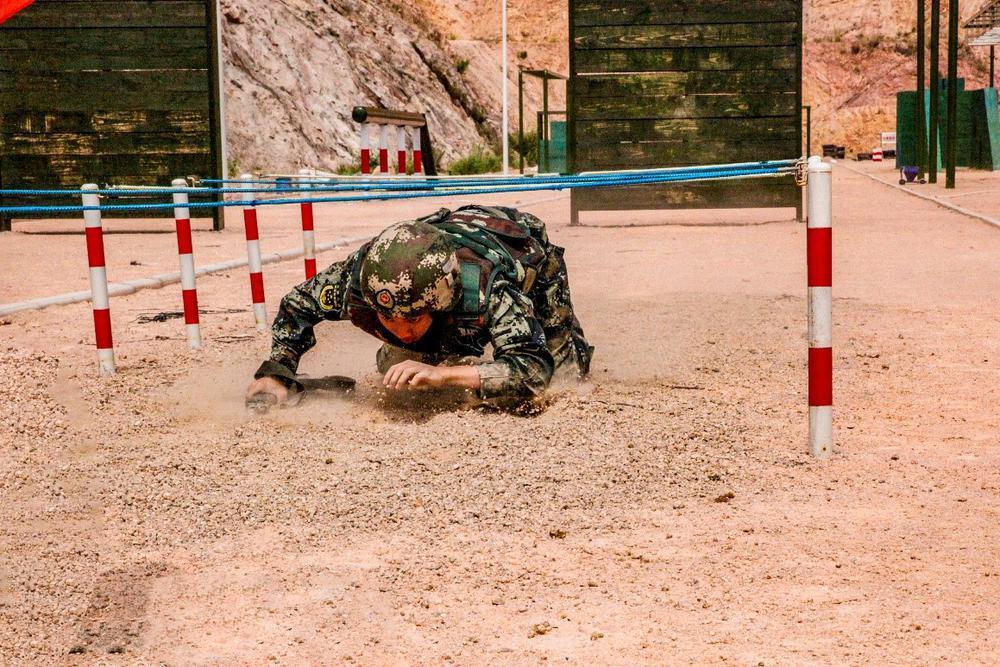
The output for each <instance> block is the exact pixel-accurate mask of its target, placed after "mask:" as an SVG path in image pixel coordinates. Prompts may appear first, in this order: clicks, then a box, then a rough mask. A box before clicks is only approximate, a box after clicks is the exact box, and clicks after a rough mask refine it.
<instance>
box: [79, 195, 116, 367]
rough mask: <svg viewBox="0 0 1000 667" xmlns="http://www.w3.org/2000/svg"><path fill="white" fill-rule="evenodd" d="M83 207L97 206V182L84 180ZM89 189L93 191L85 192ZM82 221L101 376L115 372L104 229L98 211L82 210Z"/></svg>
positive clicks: (98, 200) (98, 201)
mask: <svg viewBox="0 0 1000 667" xmlns="http://www.w3.org/2000/svg"><path fill="white" fill-rule="evenodd" d="M82 189H83V190H84V193H83V195H82V197H81V199H82V200H83V205H84V206H100V205H101V199H100V197H99V196H98V194H97V189H98V187H97V185H96V184H94V183H87V184H86V185H84V186H83V188H82ZM91 190H93V192H89V191H91ZM83 223H84V226H85V231H86V234H87V262H88V264H89V265H90V302H91V306H92V307H93V310H94V337H95V340H96V342H97V367H98V370H99V371H100V373H101V375H114V373H115V346H114V340H113V339H112V336H111V302H110V299H109V298H108V269H107V266H106V264H105V260H104V230H103V229H101V212H100V211H96V210H95V211H84V212H83Z"/></svg>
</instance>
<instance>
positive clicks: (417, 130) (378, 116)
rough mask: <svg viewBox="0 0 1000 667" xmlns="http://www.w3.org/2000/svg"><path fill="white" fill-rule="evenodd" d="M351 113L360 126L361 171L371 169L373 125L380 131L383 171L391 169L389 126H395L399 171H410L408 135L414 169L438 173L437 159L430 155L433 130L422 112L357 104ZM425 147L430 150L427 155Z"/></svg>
mask: <svg viewBox="0 0 1000 667" xmlns="http://www.w3.org/2000/svg"><path fill="white" fill-rule="evenodd" d="M351 117H352V118H353V119H354V121H355V122H356V123H358V126H359V130H358V131H359V134H360V138H361V142H360V146H361V173H362V174H365V175H368V174H371V173H372V160H371V126H373V125H374V126H375V127H376V128H377V131H378V168H379V172H380V173H381V174H388V173H390V172H389V128H391V127H395V128H396V132H395V141H396V173H397V174H399V175H402V174H406V173H407V162H408V160H407V148H406V141H407V138H409V140H410V146H411V148H410V151H411V152H412V153H413V162H412V164H413V173H414V174H415V175H418V174H421V173H423V172H424V170H425V166H426V172H427V174H428V175H432V176H433V175H435V174H436V173H437V171H436V169H435V166H434V160H433V158H432V157H431V155H430V134H429V132H428V129H427V119H426V117H425V116H424V114H422V113H412V112H409V111H396V110H393V109H382V108H378V107H354V109H353V110H352V112H351ZM424 151H427V154H426V156H425V153H424Z"/></svg>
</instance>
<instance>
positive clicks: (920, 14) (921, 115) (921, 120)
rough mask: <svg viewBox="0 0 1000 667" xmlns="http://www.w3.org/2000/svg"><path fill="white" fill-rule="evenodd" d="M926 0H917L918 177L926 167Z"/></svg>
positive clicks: (921, 175) (922, 174) (922, 175)
mask: <svg viewBox="0 0 1000 667" xmlns="http://www.w3.org/2000/svg"><path fill="white" fill-rule="evenodd" d="M925 2H926V0H917V108H916V112H917V117H916V119H915V120H916V124H917V132H916V134H917V169H919V170H920V171H919V176H920V178H923V177H924V173H925V171H926V169H927V122H926V115H925V113H926V112H925V111H924V109H926V107H925V106H924V105H925V104H926V102H925V99H926V95H925V93H924V90H925V88H924V81H925V76H924V41H925V39H924V27H925V25H926V23H927V19H926V17H925V16H924V11H925Z"/></svg>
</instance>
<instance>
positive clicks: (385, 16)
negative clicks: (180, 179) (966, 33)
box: [222, 0, 988, 170]
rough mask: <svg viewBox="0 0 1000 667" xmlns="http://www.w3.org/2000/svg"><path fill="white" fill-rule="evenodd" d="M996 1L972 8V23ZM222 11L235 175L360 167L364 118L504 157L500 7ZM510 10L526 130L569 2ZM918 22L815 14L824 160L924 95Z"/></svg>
mask: <svg viewBox="0 0 1000 667" xmlns="http://www.w3.org/2000/svg"><path fill="white" fill-rule="evenodd" d="M986 1H987V0H969V1H967V2H965V3H963V5H964V7H963V11H962V13H963V19H964V18H967V17H968V16H970V15H971V14H973V13H975V12H977V11H979V9H980V8H981V7H982V6H983V5H984V4H985V2H986ZM928 4H929V3H928ZM222 7H223V41H224V52H225V59H226V104H227V109H226V116H227V123H228V128H229V147H230V162H231V167H232V168H236V167H238V168H240V169H266V170H291V169H297V168H298V167H300V166H319V167H326V168H332V167H334V166H337V165H341V164H349V163H351V162H353V161H355V160H356V159H357V153H358V137H357V128H356V125H355V124H354V123H353V122H352V121H351V119H350V110H351V107H353V106H354V105H356V104H369V105H381V106H386V107H394V108H403V109H413V110H424V111H426V112H427V113H428V114H429V117H430V124H431V132H432V135H433V136H434V140H435V149H436V151H438V152H439V153H440V157H441V158H442V159H443V160H444V161H445V162H447V161H449V160H451V159H454V158H456V157H458V156H460V155H463V154H465V153H467V152H469V151H470V150H471V149H472V148H473V147H474V146H475V145H476V144H487V145H494V146H495V145H498V143H499V137H500V134H499V121H500V106H501V105H500V86H499V85H498V79H499V76H500V60H499V56H500V12H499V3H498V2H497V1H496V0H410V1H406V0H267V1H265V0H222ZM508 7H509V10H508V11H509V22H508V25H509V31H510V33H509V39H510V47H509V58H510V73H511V85H510V95H511V97H510V100H511V128H512V130H513V129H514V128H516V122H517V111H516V109H517V106H516V105H517V90H516V76H517V75H516V71H517V69H516V68H517V66H518V65H525V66H528V67H533V68H536V67H547V68H550V69H553V70H555V71H559V72H565V71H566V69H567V57H568V56H567V44H566V35H567V9H566V1H565V0H557V1H551V0H508ZM914 12H915V9H914V3H913V1H912V0H808V1H807V7H806V56H805V79H806V82H805V101H806V103H807V104H812V105H813V109H814V115H813V118H814V131H813V136H814V145H815V146H818V144H819V143H821V142H837V143H844V144H846V145H848V146H849V147H850V148H851V149H856V150H861V149H867V148H868V147H870V146H871V145H873V144H874V143H875V141H876V140H877V137H878V132H879V131H882V130H891V129H893V127H894V124H895V100H894V93H895V91H897V90H901V89H906V88H912V87H913V86H914V76H915V74H914V73H915V63H914V47H915V28H914ZM943 23H944V22H943ZM943 27H944V26H943ZM944 44H945V40H944V38H942V46H944ZM986 52H987V51H986V50H985V49H963V52H962V74H963V75H964V76H966V77H967V78H968V79H969V86H970V87H977V86H982V85H985V80H986V76H987V75H986V72H987V71H988V70H987V62H986V57H985V56H986ZM942 67H944V63H943V62H942ZM551 94H552V98H551V102H550V104H551V107H552V108H553V109H561V108H564V104H565V94H564V89H563V86H562V85H561V84H559V83H555V84H552V87H551ZM539 108H541V90H540V85H539V84H538V82H536V81H531V83H530V84H529V85H528V88H527V98H526V109H527V110H528V113H526V123H527V124H528V125H529V127H530V126H533V125H534V122H533V118H534V110H536V109H539Z"/></svg>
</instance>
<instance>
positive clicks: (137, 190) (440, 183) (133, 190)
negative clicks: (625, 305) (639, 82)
mask: <svg viewBox="0 0 1000 667" xmlns="http://www.w3.org/2000/svg"><path fill="white" fill-rule="evenodd" d="M795 162H796V161H795V160H775V161H770V162H745V163H739V164H733V165H724V166H715V165H705V166H694V167H679V168H665V169H647V170H642V171H636V172H619V173H610V172H609V173H597V174H570V175H565V176H563V175H552V176H515V177H500V178H489V179H470V178H459V177H456V178H445V179H435V180H429V179H423V178H419V177H414V178H407V179H406V180H403V179H391V180H389V179H375V178H373V179H364V180H362V181H356V182H348V183H337V182H336V179H332V178H331V179H326V180H310V181H304V180H303V181H295V182H294V183H291V182H285V181H263V180H259V181H242V180H236V179H206V180H205V181H203V182H205V183H209V182H225V183H230V182H232V183H243V184H247V183H250V184H266V185H273V186H282V187H273V188H253V187H250V188H247V187H242V188H226V187H223V188H202V187H196V188H165V187H164V188H152V187H144V186H134V187H129V186H123V187H116V188H106V189H97V190H82V189H78V190H72V189H16V190H15V189H8V190H0V196H24V197H35V196H57V197H59V196H67V197H68V196H79V195H81V194H85V193H91V194H98V195H107V196H116V195H120V196H137V197H138V196H142V197H162V196H164V195H173V194H188V195H200V196H206V197H207V196H213V195H222V194H261V193H271V192H275V193H285V192H300V191H303V190H307V191H310V192H352V191H364V192H367V191H372V190H390V191H393V190H424V189H428V188H430V189H446V188H456V187H488V186H500V185H517V184H520V183H524V184H542V183H572V182H589V181H600V180H603V179H606V178H626V177H636V178H638V177H646V176H656V175H660V174H664V175H666V174H677V175H680V174H700V173H711V172H715V171H717V170H719V169H743V168H749V169H769V168H781V167H787V166H790V165H794V164H795Z"/></svg>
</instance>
